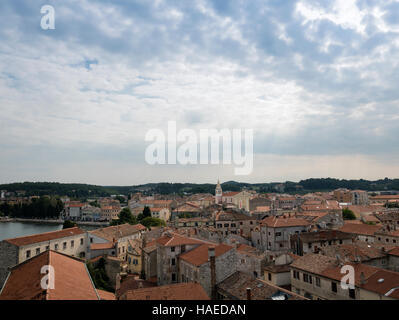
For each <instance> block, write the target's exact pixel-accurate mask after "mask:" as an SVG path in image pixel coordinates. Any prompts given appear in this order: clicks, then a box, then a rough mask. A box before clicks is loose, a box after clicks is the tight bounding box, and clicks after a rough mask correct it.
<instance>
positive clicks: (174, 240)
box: [156, 233, 205, 247]
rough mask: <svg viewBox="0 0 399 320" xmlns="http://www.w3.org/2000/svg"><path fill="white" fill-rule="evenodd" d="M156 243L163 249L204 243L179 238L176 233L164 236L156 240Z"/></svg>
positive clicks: (182, 237)
mask: <svg viewBox="0 0 399 320" xmlns="http://www.w3.org/2000/svg"><path fill="white" fill-rule="evenodd" d="M156 241H157V243H158V244H160V245H162V246H165V247H175V246H182V245H186V244H203V243H205V242H204V241H201V240H197V239H193V238H188V237H184V236H181V235H179V234H177V233H171V234H166V235H164V236H163V237H161V238H158V239H157V240H156Z"/></svg>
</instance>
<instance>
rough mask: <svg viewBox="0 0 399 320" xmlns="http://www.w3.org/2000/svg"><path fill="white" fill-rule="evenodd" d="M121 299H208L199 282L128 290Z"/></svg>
mask: <svg viewBox="0 0 399 320" xmlns="http://www.w3.org/2000/svg"><path fill="white" fill-rule="evenodd" d="M121 300H210V299H209V297H208V295H207V294H206V292H205V290H204V288H203V287H202V286H201V285H200V284H199V283H194V282H187V283H176V284H170V285H165V286H159V287H152V288H141V289H136V290H129V291H127V292H126V293H125V294H123V295H122V297H121Z"/></svg>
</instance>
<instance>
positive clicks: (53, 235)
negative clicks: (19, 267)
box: [4, 227, 85, 247]
mask: <svg viewBox="0 0 399 320" xmlns="http://www.w3.org/2000/svg"><path fill="white" fill-rule="evenodd" d="M84 233H85V231H83V230H82V229H80V228H79V227H74V228H68V229H63V230H57V231H50V232H44V233H39V234H34V235H30V236H23V237H18V238H12V239H5V240H4V241H7V242H8V243H11V244H13V245H15V246H18V247H20V246H26V245H30V244H34V243H39V242H45V241H50V240H55V239H61V238H66V237H71V236H75V235H80V234H84Z"/></svg>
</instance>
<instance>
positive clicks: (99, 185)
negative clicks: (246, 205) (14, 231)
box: [0, 177, 399, 187]
mask: <svg viewBox="0 0 399 320" xmlns="http://www.w3.org/2000/svg"><path fill="white" fill-rule="evenodd" d="M310 179H334V180H339V181H342V180H345V181H360V180H363V181H369V182H376V181H381V180H385V179H388V180H399V178H390V177H384V178H379V179H372V180H370V179H363V178H359V179H345V178H334V177H325V178H320V177H310V178H306V179H301V180H298V181H293V180H285V181H270V182H266V181H263V182H245V181H238V180H226V181H224V180H223V181H222V180H220V184H224V183H228V182H235V183H240V184H251V185H254V184H274V183H277V184H278V183H286V182H292V183H299V182H300V181H305V180H310ZM23 183H59V184H82V185H92V186H98V187H135V186H141V185H147V184H162V183H168V184H215V185H216V184H217V179H216V181H215V182H214V183H212V182H167V181H158V182H146V183H140V184H126V185H123V184H112V185H111V184H109V185H108V184H93V183H87V182H60V181H22V182H6V183H0V185H8V184H23Z"/></svg>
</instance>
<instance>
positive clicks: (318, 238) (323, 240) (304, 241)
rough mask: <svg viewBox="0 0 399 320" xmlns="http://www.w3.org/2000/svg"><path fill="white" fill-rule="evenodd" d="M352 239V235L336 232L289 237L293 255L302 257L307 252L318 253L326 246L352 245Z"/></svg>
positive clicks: (299, 234)
mask: <svg viewBox="0 0 399 320" xmlns="http://www.w3.org/2000/svg"><path fill="white" fill-rule="evenodd" d="M354 239H355V236H354V235H352V234H350V233H346V232H341V231H337V230H320V231H318V232H302V233H298V234H294V235H292V236H291V248H292V250H293V253H295V254H297V255H300V256H303V255H304V254H307V253H309V252H313V253H318V252H319V250H320V249H322V248H323V247H326V246H331V245H335V244H343V243H345V244H347V243H352V242H353V241H354Z"/></svg>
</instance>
